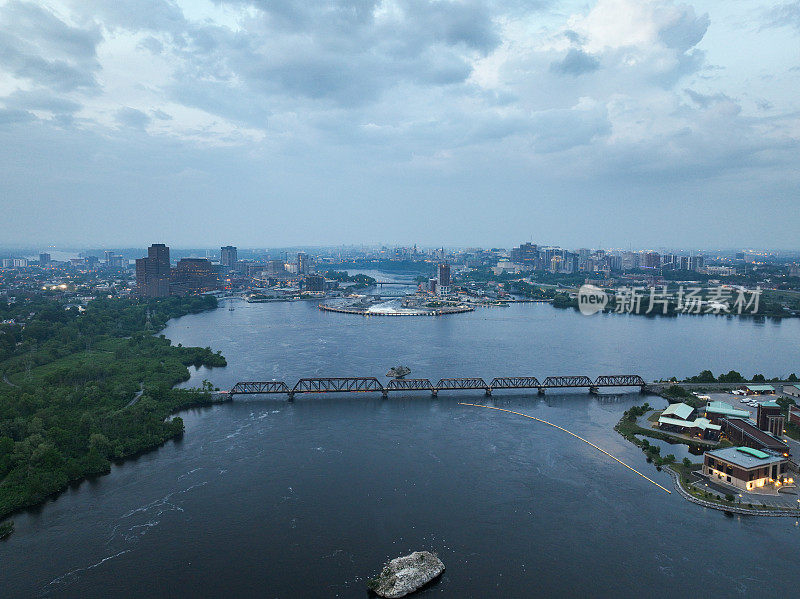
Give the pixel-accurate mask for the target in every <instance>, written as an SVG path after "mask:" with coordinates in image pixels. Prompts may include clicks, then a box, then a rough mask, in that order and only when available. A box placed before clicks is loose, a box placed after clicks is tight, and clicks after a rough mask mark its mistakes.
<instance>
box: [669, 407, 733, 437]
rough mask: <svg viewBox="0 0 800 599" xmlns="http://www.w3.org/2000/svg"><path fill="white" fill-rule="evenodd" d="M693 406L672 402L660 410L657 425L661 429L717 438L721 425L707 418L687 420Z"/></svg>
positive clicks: (692, 410) (692, 411)
mask: <svg viewBox="0 0 800 599" xmlns="http://www.w3.org/2000/svg"><path fill="white" fill-rule="evenodd" d="M693 413H694V408H693V407H692V406H690V405H688V404H685V403H673V404H670V405H669V406H667V408H666V409H665V410H664V411H663V412H661V415H660V416H659V417H658V427H659V428H660V429H662V430H666V431H671V432H675V433H680V434H684V435H696V436H699V437H702V438H704V439H719V435H720V430H721V429H722V427H721V426H720V425H718V424H713V423H712V422H711V421H710V420H709V419H708V418H696V419H695V420H689V417H690V416H691V415H692V414H693Z"/></svg>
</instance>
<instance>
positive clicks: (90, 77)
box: [0, 1, 101, 91]
mask: <svg viewBox="0 0 800 599" xmlns="http://www.w3.org/2000/svg"><path fill="white" fill-rule="evenodd" d="M100 40H101V36H100V33H99V30H98V29H97V28H96V27H92V28H90V29H81V28H78V27H72V26H70V25H67V24H66V23H64V22H63V21H61V20H60V19H59V18H58V17H56V16H55V15H54V14H53V13H51V12H49V11H47V10H45V9H44V8H42V7H40V6H37V5H35V4H31V3H27V2H16V1H13V2H9V3H7V4H5V5H3V6H2V7H0V64H2V65H3V67H4V68H6V69H8V70H9V71H11V72H12V73H13V74H14V75H16V76H17V77H20V78H24V79H29V80H31V81H33V82H35V83H37V84H40V85H44V86H46V87H51V88H53V89H57V90H61V91H69V90H74V89H79V88H94V87H97V81H96V79H95V76H94V73H95V71H97V70H98V69H99V63H98V62H97V56H96V46H97V44H98V43H99V42H100Z"/></svg>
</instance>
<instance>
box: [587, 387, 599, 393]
mask: <svg viewBox="0 0 800 599" xmlns="http://www.w3.org/2000/svg"><path fill="white" fill-rule="evenodd" d="M589 393H591V394H592V395H597V394H598V393H600V390H599V389H598V388H597V387H595V386H592V387H589Z"/></svg>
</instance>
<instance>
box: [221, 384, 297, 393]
mask: <svg viewBox="0 0 800 599" xmlns="http://www.w3.org/2000/svg"><path fill="white" fill-rule="evenodd" d="M230 393H231V395H234V394H237V393H238V394H242V395H248V394H259V393H289V387H287V386H286V383H284V382H283V381H252V382H242V383H236V384H235V385H234V386H233V389H231V391H230Z"/></svg>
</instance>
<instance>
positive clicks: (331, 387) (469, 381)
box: [227, 374, 647, 400]
mask: <svg viewBox="0 0 800 599" xmlns="http://www.w3.org/2000/svg"><path fill="white" fill-rule="evenodd" d="M604 387H605V388H608V387H638V388H639V390H640V391H642V392H644V391H646V389H647V384H646V383H645V381H644V379H643V378H642V377H640V376H639V375H637V374H617V375H606V374H604V375H601V376H598V377H597V378H596V379H594V380H592V379H591V378H589V377H588V376H548V377H547V378H545V379H544V380H542V381H539V379H537V378H536V377H534V376H509V377H500V378H494V379H492V380H491V382H489V383H487V382H486V381H485V380H484V379H482V378H480V377H466V378H446V379H440V380H439V381H438V382H437V383H436V384H434V383H433V382H432V381H431V380H430V379H392V380H390V381H389V382H388V383H387V384H385V385H384V384H381V382H380V381H379V380H378V379H377V378H375V377H372V376H364V377H361V376H348V377H311V378H302V379H300V380H298V381H297V382H296V383H295V384H294V386H293V387H289V385H287V384H286V383H285V382H284V381H242V382H239V383H236V384H235V385H234V386H233V388H231V390H230V391H228V392H227V393H228V394H229V395H230V397H233V396H235V395H260V394H280V395H286V396H287V397H288V398H289V400H292V399H294V396H295V395H297V394H300V393H380V394H381V397H383V398H387V397H389V394H390V393H397V392H406V393H408V392H414V391H427V392H429V393H430V394H431V395H432V396H433V397H437V396H438V395H439V392H440V391H476V390H477V391H483V392H484V394H486V395H487V396H488V395H491V394H492V392H493V391H495V390H501V389H536V390H537V392H538V393H539V394H544V393H545V392H546V391H547V389H580V388H583V389H588V390H589V393H598V392H599V391H600V389H601V388H604Z"/></svg>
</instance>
